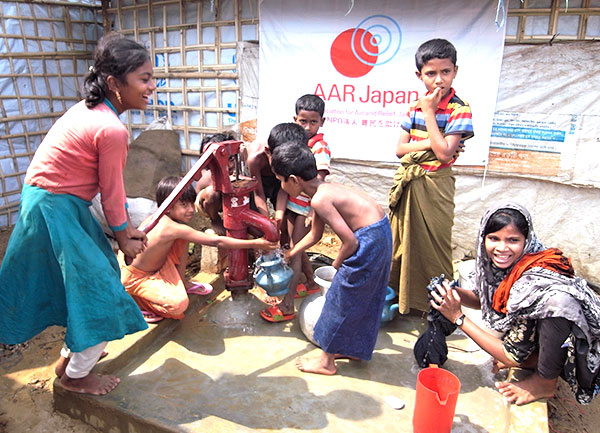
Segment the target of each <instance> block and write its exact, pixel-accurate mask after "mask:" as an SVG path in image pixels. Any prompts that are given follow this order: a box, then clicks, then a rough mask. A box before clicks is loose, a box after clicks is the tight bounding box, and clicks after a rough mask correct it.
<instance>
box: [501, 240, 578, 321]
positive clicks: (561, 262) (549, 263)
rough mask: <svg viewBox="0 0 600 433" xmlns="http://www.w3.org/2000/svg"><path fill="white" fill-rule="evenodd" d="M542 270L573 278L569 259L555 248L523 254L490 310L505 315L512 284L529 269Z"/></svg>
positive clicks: (506, 278) (503, 281)
mask: <svg viewBox="0 0 600 433" xmlns="http://www.w3.org/2000/svg"><path fill="white" fill-rule="evenodd" d="M534 267H535V268H544V269H548V270H550V271H554V272H557V273H559V274H561V275H565V276H567V277H573V276H574V275H575V271H574V270H573V266H572V265H571V259H569V258H568V257H565V256H563V253H562V251H561V250H559V249H557V248H548V249H547V250H544V251H540V252H538V253H532V254H525V255H524V256H523V257H522V258H521V260H519V261H518V262H517V263H516V264H515V266H514V267H513V268H512V270H511V271H510V273H509V274H508V275H507V276H506V277H505V278H504V279H503V280H502V282H501V283H500V285H499V286H498V289H497V290H496V293H494V300H493V302H492V308H493V309H494V310H496V311H498V312H499V313H504V314H506V313H507V309H506V304H507V303H508V297H509V295H510V289H511V287H512V286H513V284H514V283H515V282H516V281H517V280H518V279H519V278H521V275H523V273H524V272H525V271H527V270H529V269H531V268H534Z"/></svg>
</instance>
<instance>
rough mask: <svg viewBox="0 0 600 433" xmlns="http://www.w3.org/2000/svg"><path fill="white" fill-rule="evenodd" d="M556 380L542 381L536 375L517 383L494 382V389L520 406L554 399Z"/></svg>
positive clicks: (542, 379)
mask: <svg viewBox="0 0 600 433" xmlns="http://www.w3.org/2000/svg"><path fill="white" fill-rule="evenodd" d="M557 380H558V378H556V379H544V378H543V377H541V376H540V375H539V374H537V373H533V374H532V375H531V376H528V377H527V378H525V379H523V380H521V381H519V382H496V388H498V391H499V392H500V394H502V395H503V396H504V397H506V399H507V400H508V401H509V402H511V403H514V404H516V405H517V406H521V405H523V404H527V403H531V402H533V401H536V400H539V399H541V398H550V397H554V393H555V392H556V382H557Z"/></svg>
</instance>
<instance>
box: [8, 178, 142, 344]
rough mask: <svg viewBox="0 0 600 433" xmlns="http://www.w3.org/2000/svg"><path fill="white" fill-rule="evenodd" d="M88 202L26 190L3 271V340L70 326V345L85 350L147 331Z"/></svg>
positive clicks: (14, 341)
mask: <svg viewBox="0 0 600 433" xmlns="http://www.w3.org/2000/svg"><path fill="white" fill-rule="evenodd" d="M90 205H91V203H90V202H89V201H85V200H82V199H80V198H78V197H75V196H73V195H69V194H53V193H50V192H48V191H46V190H44V189H42V188H38V187H35V186H30V185H25V186H24V187H23V191H22V194H21V206H20V208H19V219H18V221H17V224H16V225H15V227H14V229H13V232H12V235H11V237H10V240H9V242H8V246H7V249H6V254H5V256H4V259H3V261H2V268H1V269H0V342H1V343H5V344H17V343H22V342H24V341H27V340H29V339H30V338H32V337H34V336H35V335H37V334H38V333H40V332H41V331H43V330H44V329H46V328H47V327H48V326H52V325H59V326H64V327H66V328H67V329H66V335H65V343H66V345H67V347H69V349H70V350H71V351H73V352H81V351H82V350H85V349H87V348H88V347H91V346H94V345H96V344H98V343H100V342H102V341H110V340H116V339H119V338H122V337H123V336H125V335H126V334H131V333H134V332H137V331H140V330H143V329H146V328H147V327H148V325H147V324H146V322H145V321H144V319H143V317H142V315H141V313H140V310H139V308H138V306H137V305H136V304H135V302H134V301H133V299H132V298H131V297H130V296H129V295H128V294H127V292H126V291H125V289H124V288H123V285H122V284H121V279H120V270H119V265H118V263H117V260H116V256H115V253H114V252H113V250H112V248H111V246H110V243H109V242H108V239H107V238H106V235H105V234H104V232H103V231H102V228H101V226H100V224H99V223H98V221H97V220H96V219H95V218H94V217H93V216H92V214H91V213H90V210H89V206H90Z"/></svg>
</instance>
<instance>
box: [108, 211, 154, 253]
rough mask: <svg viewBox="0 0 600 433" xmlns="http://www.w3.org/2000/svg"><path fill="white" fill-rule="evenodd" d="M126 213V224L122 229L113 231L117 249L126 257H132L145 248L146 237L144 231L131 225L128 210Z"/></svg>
mask: <svg viewBox="0 0 600 433" xmlns="http://www.w3.org/2000/svg"><path fill="white" fill-rule="evenodd" d="M126 214H127V226H126V227H125V228H124V229H123V230H118V231H115V232H113V234H114V235H115V238H116V239H117V243H118V244H119V249H120V250H121V251H123V254H125V256H126V257H130V258H134V257H135V256H137V255H138V254H139V253H141V252H142V251H144V250H145V249H146V245H147V244H148V238H147V237H146V233H144V232H143V231H141V230H138V229H136V228H134V227H133V225H132V224H131V218H130V217H129V212H126Z"/></svg>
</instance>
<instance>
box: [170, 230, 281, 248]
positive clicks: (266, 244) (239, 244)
mask: <svg viewBox="0 0 600 433" xmlns="http://www.w3.org/2000/svg"><path fill="white" fill-rule="evenodd" d="M168 230H169V233H166V234H167V236H169V237H170V238H171V239H185V240H187V241H188V242H194V243H196V244H201V245H208V246H212V247H220V248H229V249H232V248H255V249H259V250H266V251H271V250H274V249H276V248H277V247H278V245H277V242H271V241H268V240H266V239H265V238H258V239H238V238H231V237H229V236H219V235H215V234H211V233H204V232H201V231H199V230H195V229H193V228H191V227H190V226H187V225H185V224H179V223H174V224H173V225H170V226H169V228H168Z"/></svg>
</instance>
